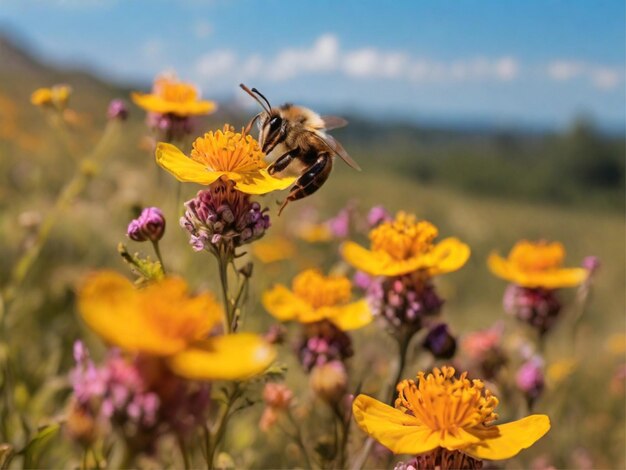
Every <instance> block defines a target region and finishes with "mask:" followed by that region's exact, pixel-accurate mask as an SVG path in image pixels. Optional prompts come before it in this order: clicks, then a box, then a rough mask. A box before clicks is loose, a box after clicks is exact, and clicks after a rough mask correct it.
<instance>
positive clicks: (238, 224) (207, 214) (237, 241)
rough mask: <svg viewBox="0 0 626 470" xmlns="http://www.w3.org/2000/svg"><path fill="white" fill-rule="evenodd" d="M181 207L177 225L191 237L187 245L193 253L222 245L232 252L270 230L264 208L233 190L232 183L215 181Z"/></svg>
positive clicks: (213, 249)
mask: <svg viewBox="0 0 626 470" xmlns="http://www.w3.org/2000/svg"><path fill="white" fill-rule="evenodd" d="M185 207H186V208H187V210H186V211H185V215H184V216H183V217H181V219H180V225H181V226H182V227H183V228H185V229H186V230H187V231H188V232H189V233H190V234H191V238H190V241H189V243H190V244H191V246H192V247H193V249H194V250H196V251H201V250H209V251H215V250H218V249H219V247H220V246H223V245H225V246H226V248H227V249H229V250H234V249H235V248H237V247H239V246H241V245H244V244H246V243H251V242H253V241H254V240H257V239H259V238H261V237H262V236H263V235H264V234H265V231H266V230H267V229H268V228H269V227H270V217H269V215H268V214H266V211H267V208H265V209H261V206H260V204H259V203H258V202H253V201H252V200H251V199H250V196H249V195H248V194H244V193H242V192H240V191H237V190H236V189H235V183H234V182H232V181H218V182H216V183H214V184H212V185H211V187H210V188H209V189H205V190H202V191H199V192H198V194H197V195H196V197H195V198H194V199H191V200H190V201H187V202H186V203H185Z"/></svg>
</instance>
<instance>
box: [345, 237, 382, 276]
mask: <svg viewBox="0 0 626 470" xmlns="http://www.w3.org/2000/svg"><path fill="white" fill-rule="evenodd" d="M340 252H341V256H342V257H343V259H344V260H346V262H347V263H349V264H351V265H352V266H354V267H355V268H356V269H358V270H360V271H363V272H366V273H367V274H370V275H372V276H384V275H386V274H385V272H386V268H387V267H388V266H385V260H383V258H382V255H384V253H374V252H372V251H369V250H367V249H365V248H363V247H362V246H361V245H358V244H356V243H354V242H350V241H348V242H344V243H342V245H341V247H340ZM377 255H378V256H377ZM387 258H388V257H387ZM390 261H391V260H390V258H388V259H387V265H388V264H389V262H390Z"/></svg>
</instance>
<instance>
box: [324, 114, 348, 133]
mask: <svg viewBox="0 0 626 470" xmlns="http://www.w3.org/2000/svg"><path fill="white" fill-rule="evenodd" d="M322 121H324V129H326V130H327V131H330V130H331V129H339V128H340V127H345V126H347V125H348V121H346V120H345V119H344V118H340V117H338V116H322Z"/></svg>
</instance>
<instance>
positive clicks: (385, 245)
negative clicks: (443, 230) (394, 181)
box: [370, 212, 438, 260]
mask: <svg viewBox="0 0 626 470" xmlns="http://www.w3.org/2000/svg"><path fill="white" fill-rule="evenodd" d="M437 235H438V230H437V228H436V227H435V226H434V225H433V224H431V223H430V222H427V221H425V220H420V221H418V220H417V219H416V218H415V216H413V215H409V214H406V213H404V212H399V213H398V214H397V215H396V218H395V220H392V221H388V222H383V223H382V224H380V225H379V226H378V227H376V228H375V229H374V230H372V232H371V233H370V240H371V243H372V251H384V252H386V253H387V254H389V255H390V256H391V257H392V258H394V259H396V260H403V259H408V258H410V257H412V256H415V255H418V254H423V253H427V252H428V251H430V250H431V248H432V246H433V240H434V239H435V238H436V237H437Z"/></svg>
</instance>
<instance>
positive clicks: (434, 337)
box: [422, 323, 456, 359]
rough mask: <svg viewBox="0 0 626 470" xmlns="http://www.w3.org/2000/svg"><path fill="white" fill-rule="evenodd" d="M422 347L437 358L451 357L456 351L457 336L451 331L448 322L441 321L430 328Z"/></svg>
mask: <svg viewBox="0 0 626 470" xmlns="http://www.w3.org/2000/svg"><path fill="white" fill-rule="evenodd" d="M422 347H423V348H424V349H426V350H428V351H430V352H431V354H432V355H433V356H434V357H435V358H436V359H450V358H451V357H452V356H454V353H455V352H456V338H455V337H454V336H452V334H451V333H450V329H449V328H448V325H447V324H445V323H439V324H437V325H435V326H433V327H431V328H430V330H429V331H428V333H427V334H426V337H425V338H424V341H423V342H422Z"/></svg>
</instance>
